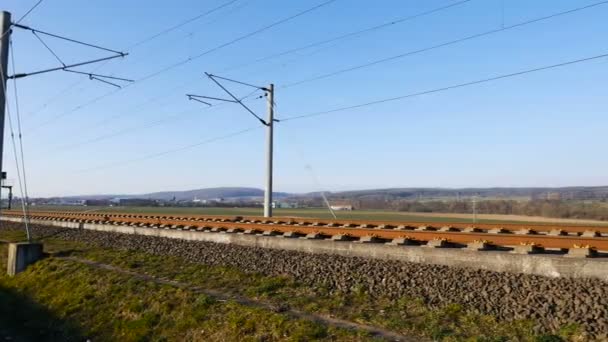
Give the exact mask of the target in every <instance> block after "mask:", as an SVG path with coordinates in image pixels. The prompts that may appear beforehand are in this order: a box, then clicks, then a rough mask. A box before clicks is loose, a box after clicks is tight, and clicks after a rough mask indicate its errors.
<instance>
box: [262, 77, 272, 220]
mask: <svg viewBox="0 0 608 342" xmlns="http://www.w3.org/2000/svg"><path fill="white" fill-rule="evenodd" d="M267 94H268V120H266V132H267V135H266V191H265V193H264V217H272V170H273V167H272V154H273V153H272V152H273V151H272V149H273V145H274V142H273V140H274V137H273V134H274V132H273V129H274V84H270V86H269V87H268V93H267Z"/></svg>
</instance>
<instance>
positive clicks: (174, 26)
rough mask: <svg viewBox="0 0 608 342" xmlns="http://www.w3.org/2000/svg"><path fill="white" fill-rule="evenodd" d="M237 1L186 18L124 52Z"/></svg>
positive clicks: (233, 0) (231, 0) (134, 44)
mask: <svg viewBox="0 0 608 342" xmlns="http://www.w3.org/2000/svg"><path fill="white" fill-rule="evenodd" d="M237 1H240V0H230V1H227V2H224V3H222V4H220V5H219V6H216V7H214V8H212V9H210V10H207V11H205V12H203V13H200V14H198V15H195V16H194V17H191V18H188V19H186V20H184V21H182V22H180V23H177V24H175V25H173V26H171V27H168V28H166V29H164V30H161V31H159V32H157V33H155V34H153V35H151V36H149V37H147V38H144V39H142V40H140V41H138V42H136V43H133V44H132V45H131V46H129V47H128V48H127V49H126V50H131V49H134V48H136V47H138V46H140V45H143V44H145V43H147V42H149V41H152V40H154V39H156V38H158V37H161V36H163V35H165V34H167V33H170V32H173V31H175V30H177V29H179V28H182V27H184V26H186V25H188V24H190V23H192V22H195V21H197V20H199V19H201V18H204V17H206V16H208V15H210V14H213V13H215V12H217V11H219V10H221V9H223V8H225V7H228V6H230V5H232V4H233V3H235V2H237Z"/></svg>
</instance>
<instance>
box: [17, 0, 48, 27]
mask: <svg viewBox="0 0 608 342" xmlns="http://www.w3.org/2000/svg"><path fill="white" fill-rule="evenodd" d="M42 1H44V0H38V2H36V3H35V4H34V6H32V7H31V8H30V9H29V10H28V11H27V12H25V13H24V14H23V15H22V16H21V17H20V18H19V19H18V20H17V21H16V23H17V24H19V23H20V22H22V21H23V20H25V18H27V16H28V15H30V14H31V13H32V12H33V11H34V10H35V9H36V8H38V6H40V4H41V3H42Z"/></svg>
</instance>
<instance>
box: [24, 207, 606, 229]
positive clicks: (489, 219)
mask: <svg viewBox="0 0 608 342" xmlns="http://www.w3.org/2000/svg"><path fill="white" fill-rule="evenodd" d="M32 210H67V211H92V212H135V213H164V214H197V215H243V216H261V215H262V214H263V210H262V209H261V208H177V207H81V206H38V207H34V208H33V209H32ZM274 215H275V216H297V217H316V218H325V219H330V218H332V216H331V214H330V213H329V212H328V211H327V210H326V209H275V210H274ZM336 215H337V216H338V218H339V219H345V220H348V219H353V220H380V221H382V220H386V221H417V222H472V220H473V218H472V215H468V214H442V213H407V212H397V211H381V210H359V211H338V212H336ZM477 218H478V222H480V223H522V222H525V223H559V224H574V223H581V224H598V225H608V222H603V221H593V220H569V219H552V218H546V217H528V216H519V215H477Z"/></svg>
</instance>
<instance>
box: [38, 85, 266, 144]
mask: <svg viewBox="0 0 608 342" xmlns="http://www.w3.org/2000/svg"><path fill="white" fill-rule="evenodd" d="M257 91H258V89H256V90H254V91H253V92H251V93H249V94H248V95H246V96H244V97H242V98H241V101H244V100H246V99H249V98H250V97H251V96H252V95H253V94H254V93H255V92H257ZM261 97H263V96H260V97H256V98H254V99H259V98H261ZM252 100H253V99H252ZM222 105H224V104H223V103H220V104H217V105H214V106H213V107H207V108H204V109H203V110H205V109H206V110H209V109H211V108H217V107H221V106H222ZM198 111H200V109H198V108H197V109H194V110H193V109H188V110H184V111H181V112H179V113H177V114H174V115H171V116H168V117H164V118H162V119H159V120H155V121H151V122H146V123H141V124H138V125H135V126H131V127H127V128H122V129H119V130H116V131H114V132H110V133H107V134H103V135H99V136H96V137H93V138H90V139H87V140H85V141H81V142H77V143H71V144H67V145H63V146H59V147H56V148H53V149H51V150H49V153H53V152H62V151H67V150H72V149H74V148H79V147H82V146H85V145H90V144H93V143H96V142H100V141H104V140H107V139H110V138H115V137H117V136H121V135H125V134H130V133H133V132H135V131H140V130H142V129H147V128H151V127H156V126H160V125H163V124H166V123H168V122H171V121H176V120H177V119H178V118H180V117H183V115H184V114H187V113H194V112H198Z"/></svg>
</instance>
